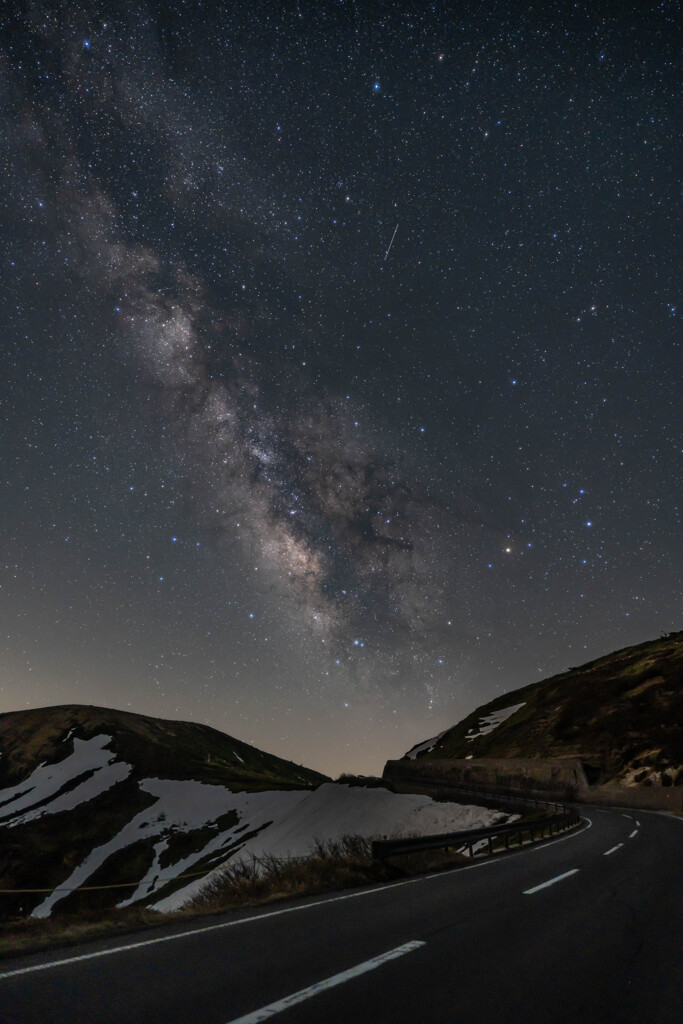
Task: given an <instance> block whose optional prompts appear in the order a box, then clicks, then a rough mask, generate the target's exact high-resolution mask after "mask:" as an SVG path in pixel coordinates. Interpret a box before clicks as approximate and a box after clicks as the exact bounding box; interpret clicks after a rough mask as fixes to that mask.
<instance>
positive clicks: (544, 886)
mask: <svg viewBox="0 0 683 1024" xmlns="http://www.w3.org/2000/svg"><path fill="white" fill-rule="evenodd" d="M578 870H579V868H572V869H571V871H565V872H564V874H563V875H556V876H555V878H550V879H549V880H548V881H547V882H541V884H540V885H535V886H534V887H533V889H525V890H524V892H523V893H522V895H523V896H531V894H532V893H533V892H539V890H540V889H547V888H548V886H549V885H555V882H561V881H562V879H563V878H569V876H570V875H575V874H576V873H577V871H578Z"/></svg>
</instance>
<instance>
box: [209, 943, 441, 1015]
mask: <svg viewBox="0 0 683 1024" xmlns="http://www.w3.org/2000/svg"><path fill="white" fill-rule="evenodd" d="M424 945H425V943H424V942H419V941H417V940H416V941H414V942H406V943H405V945H403V946H397V947H396V949H390V950H389V952H388V953H382V954H381V955H380V956H376V957H373V959H372V960H366V961H365V962H364V963H362V964H357V965H356V966H355V967H350V968H349V970H348V971H342V972H341V973H340V974H333V975H332V977H331V978H325V980H324V981H318V982H316V984H315V985H309V986H308V988H302V989H299V991H298V992H294V993H293V994H292V995H291V996H285V998H284V999H278V1001H277V1002H276V1003H270V1004H269V1005H268V1006H263V1007H261V1009H260V1010H254V1012H253V1013H247V1014H246V1015H245V1016H244V1017H236V1018H235V1019H234V1020H231V1021H230V1022H229V1024H259V1021H262V1020H269V1019H270V1018H271V1017H274V1016H275V1014H276V1013H282V1011H283V1010H288V1009H289V1008H290V1006H296V1004H297V1003H303V1002H304V1000H305V999H310V998H311V996H317V995H318V993H319V992H325V991H326V990H327V989H328V988H334V987H335V985H343V984H344V982H345V981H351V979H352V978H356V977H358V975H359V974H366V973H367V972H368V971H374V970H375V968H376V967H381V966H382V964H385V963H387V961H389V960H396V959H397V958H398V957H400V956H405V954H406V953H412V952H413V950H414V949H419V948H420V946H424Z"/></svg>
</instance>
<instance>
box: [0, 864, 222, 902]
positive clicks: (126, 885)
mask: <svg viewBox="0 0 683 1024" xmlns="http://www.w3.org/2000/svg"><path fill="white" fill-rule="evenodd" d="M220 867H222V865H221V864H216V868H220ZM216 868H206V869H205V870H204V871H191V872H189V873H188V874H185V875H172V876H171V877H169V878H163V879H162V878H155V879H153V882H154V884H155V885H156V884H157V883H159V882H162V883H164V884H165V883H166V882H175V881H179V880H180V879H182V878H199V877H201V876H202V875H207V874H208V873H209V872H210V871H215V869H216ZM140 882H141V880H140V879H138V881H137V882H113V883H112V884H111V885H75V886H73V887H72V888H67V887H65V886H59V885H57V886H55V888H54V889H0V895H1V894H4V893H29V892H33V893H36V892H96V891H101V890H103V889H134V888H136V887H137V886H139V885H140Z"/></svg>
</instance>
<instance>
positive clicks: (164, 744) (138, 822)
mask: <svg viewBox="0 0 683 1024" xmlns="http://www.w3.org/2000/svg"><path fill="white" fill-rule="evenodd" d="M326 781H328V780H327V778H326V777H325V776H324V775H320V774H319V773H318V772H314V771H310V770H309V769H306V768H303V767H301V766H299V765H296V764H293V763H291V762H289V761H285V760H283V759H282V758H279V757H275V756H274V755H272V754H267V753H265V752H264V751H262V750H259V749H258V748H256V747H252V746H250V745H249V744H247V743H242V742H241V741H240V740H236V739H234V738H233V737H231V736H227V735H225V734H224V733H221V732H218V731H217V730H216V729H212V728H209V727H208V726H205V725H196V724H192V723H189V722H173V721H165V720H163V719H156V718H149V717H146V716H143V715H135V714H131V713H129V712H125V711H114V710H111V709H108V708H97V707H90V706H81V705H64V706H61V707H52V708H40V709H36V710H29V711H17V712H9V713H6V714H2V715H0V889H12V890H14V889H23V888H26V889H29V888H35V889H38V888H40V889H46V890H48V891H49V890H52V889H54V888H55V887H58V886H62V887H63V886H66V887H67V888H69V889H71V888H72V887H74V886H75V887H76V888H78V886H80V885H83V884H85V883H86V882H87V884H88V885H91V886H93V885H96V886H103V885H106V886H112V885H121V886H124V885H125V886H126V888H125V889H108V890H104V891H98V892H92V893H88V894H87V895H85V894H82V893H79V892H73V894H71V895H68V896H67V897H66V898H65V899H64V900H63V901H61V902H60V905H59V910H60V912H69V911H71V912H73V911H74V910H77V909H80V908H82V909H83V911H84V912H88V913H91V912H92V913H97V912H98V911H100V910H102V909H103V908H105V907H108V906H112V905H114V904H115V903H116V902H118V901H119V900H121V899H125V898H126V897H127V896H129V895H131V894H132V893H133V892H135V889H136V885H137V883H138V882H140V880H141V879H143V878H145V877H146V876H147V874H148V873H149V872H151V873H152V874H154V875H155V876H156V877H157V878H162V879H166V878H168V886H167V889H170V890H171V891H172V890H173V888H174V887H177V886H178V885H181V884H183V883H182V882H179V881H177V880H175V879H176V876H177V875H179V874H182V873H184V872H187V871H190V872H194V873H198V874H202V873H204V872H205V871H209V870H210V869H212V868H213V867H215V866H216V865H217V864H220V863H223V862H224V861H225V859H226V858H227V857H228V856H229V855H230V853H231V851H232V850H233V849H235V848H237V847H239V846H240V845H242V844H243V843H244V842H246V841H247V840H248V839H249V837H250V836H251V835H254V834H256V832H258V830H259V829H260V828H263V827H264V826H265V824H267V820H266V819H265V818H264V817H263V815H261V818H258V819H257V821H256V824H255V826H252V825H251V824H250V821H249V819H247V820H245V821H244V822H241V821H240V817H239V815H238V814H237V813H236V811H235V809H234V808H235V807H237V806H239V804H240V798H239V796H238V794H240V793H241V794H260V793H265V794H266V795H267V794H268V793H270V792H271V791H273V790H283V791H290V792H291V791H292V790H303V789H309V788H312V787H317V786H319V785H320V784H321V783H323V782H326ZM283 796H284V797H287V793H283ZM243 802H244V801H243V799H242V803H243ZM254 828H255V830H256V831H254ZM98 851H102V852H101V853H99V852H98ZM84 866H87V868H88V869H87V871H85V873H83V872H84ZM79 871H80V872H81V875H79ZM74 873H75V874H74ZM45 898H46V895H45V893H14V894H11V893H5V894H3V895H2V896H1V897H0V919H2V918H7V916H11V915H12V914H16V913H19V912H22V911H23V912H24V913H26V912H27V911H28V910H31V909H32V908H35V907H37V906H38V905H39V904H40V903H41V901H42V900H43V899H45Z"/></svg>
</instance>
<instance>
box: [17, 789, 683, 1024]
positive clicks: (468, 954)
mask: <svg viewBox="0 0 683 1024" xmlns="http://www.w3.org/2000/svg"><path fill="white" fill-rule="evenodd" d="M581 810H582V814H583V815H584V817H585V818H586V820H587V826H586V827H585V828H583V829H582V830H581V831H580V832H575V833H572V834H569V835H567V836H564V837H562V838H560V839H557V840H554V841H552V842H551V843H548V844H545V845H540V846H535V847H529V848H527V849H525V850H522V851H519V852H514V853H511V854H506V855H501V856H498V857H494V858H492V859H490V860H485V861H481V862H478V863H475V864H474V865H472V866H471V867H467V868H465V869H460V870H456V871H451V872H448V873H444V874H439V875H432V876H428V877H421V878H418V879H412V880H410V881H407V882H400V883H397V884H393V885H386V886H380V887H373V888H368V889H363V890H352V891H348V892H345V893H339V894H333V895H331V896H329V897H323V898H317V899H306V900H299V901H297V902H295V903H288V904H281V905H277V906H274V907H273V906H271V907H270V908H261V909H260V910H254V911H250V912H246V913H239V914H232V915H226V916H224V917H220V918H216V917H213V918H204V919H202V921H200V922H196V921H195V922H194V923H193V924H191V925H188V924H187V923H186V924H185V925H183V926H182V927H181V926H178V925H176V926H174V927H168V928H164V929H158V930H154V931H151V932H144V933H138V934H137V935H135V936H131V937H130V938H129V939H127V940H126V939H124V940H121V939H120V938H119V939H118V940H116V941H114V940H108V941H102V942H98V943H91V944H89V945H87V946H79V947H76V948H74V947H72V948H70V949H68V950H64V951H62V952H61V953H60V952H54V951H53V952H52V953H50V954H41V955H37V956H32V957H26V958H23V959H22V960H11V961H5V962H3V963H0V1022H2V1024H128V1022H135V1024H156V1022H159V1024H176V1022H177V1024H236V1022H237V1021H239V1022H240V1024H256V1022H257V1021H259V1020H271V1019H274V1020H275V1021H276V1022H277V1024H294V1022H296V1024H314V1022H315V1024H319V1022H325V1024H350V1022H358V1024H364V1022H366V1021H367V1022H372V1024H404V1022H405V1024H441V1022H443V1024H517V1022H519V1024H536V1022H538V1024H541V1022H542V1024H598V1022H599V1024H602V1022H604V1024H608V1022H609V1024H615V1022H616V1024H636V1022H637V1024H681V1021H683V983H682V972H681V965H682V964H683V819H674V818H671V817H666V816H664V815H658V814H652V813H648V812H645V811H642V812H640V811H630V812H627V813H622V812H620V811H601V810H596V809H595V808H582V809H581ZM558 876H562V877H559V878H558ZM544 883H552V884H544ZM59 961H61V962H59ZM311 987H313V991H311ZM259 1011H261V1012H259Z"/></svg>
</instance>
